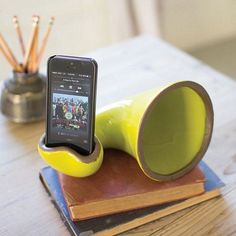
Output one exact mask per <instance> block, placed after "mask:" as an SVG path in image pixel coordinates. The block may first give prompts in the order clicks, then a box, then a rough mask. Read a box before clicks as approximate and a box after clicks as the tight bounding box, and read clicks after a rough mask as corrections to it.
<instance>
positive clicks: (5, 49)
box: [0, 33, 22, 71]
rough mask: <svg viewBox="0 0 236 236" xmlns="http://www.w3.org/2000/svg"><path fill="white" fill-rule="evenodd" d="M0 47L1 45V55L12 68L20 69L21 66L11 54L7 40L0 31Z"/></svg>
mask: <svg viewBox="0 0 236 236" xmlns="http://www.w3.org/2000/svg"><path fill="white" fill-rule="evenodd" d="M0 47H1V51H2V53H3V55H4V56H5V57H6V59H7V60H8V62H9V63H10V64H11V65H12V67H13V69H14V70H15V71H22V67H21V66H20V64H19V63H18V62H17V60H16V58H15V56H14V55H13V53H12V51H11V49H10V48H9V46H8V44H7V42H6V41H5V39H4V38H3V36H2V35H1V33H0Z"/></svg>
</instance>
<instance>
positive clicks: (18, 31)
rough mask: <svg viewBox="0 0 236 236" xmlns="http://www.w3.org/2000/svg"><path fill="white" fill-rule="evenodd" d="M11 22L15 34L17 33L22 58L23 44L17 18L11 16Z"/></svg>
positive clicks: (23, 52)
mask: <svg viewBox="0 0 236 236" xmlns="http://www.w3.org/2000/svg"><path fill="white" fill-rule="evenodd" d="M12 20H13V23H14V26H15V29H16V33H17V36H18V39H19V42H20V47H21V51H22V54H23V56H24V55H25V44H24V40H23V36H22V33H21V28H20V23H19V20H18V17H17V16H13V19H12Z"/></svg>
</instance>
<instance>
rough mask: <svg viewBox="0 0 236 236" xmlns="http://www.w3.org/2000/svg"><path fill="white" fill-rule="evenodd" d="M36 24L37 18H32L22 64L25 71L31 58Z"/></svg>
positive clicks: (37, 22)
mask: <svg viewBox="0 0 236 236" xmlns="http://www.w3.org/2000/svg"><path fill="white" fill-rule="evenodd" d="M38 24H39V16H34V17H33V25H32V31H31V35H30V38H29V42H28V46H27V49H26V52H25V57H24V62H23V67H24V69H25V71H27V70H28V64H29V60H30V56H31V53H32V50H33V46H34V40H35V37H36V34H37V28H38Z"/></svg>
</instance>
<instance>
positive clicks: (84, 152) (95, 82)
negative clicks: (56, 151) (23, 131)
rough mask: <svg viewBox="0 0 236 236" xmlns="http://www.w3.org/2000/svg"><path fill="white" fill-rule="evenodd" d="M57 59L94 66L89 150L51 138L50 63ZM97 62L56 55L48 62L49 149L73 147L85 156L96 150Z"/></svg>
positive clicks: (47, 140) (47, 127) (47, 121)
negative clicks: (87, 63)
mask: <svg viewBox="0 0 236 236" xmlns="http://www.w3.org/2000/svg"><path fill="white" fill-rule="evenodd" d="M55 59H59V60H63V59H64V60H65V61H67V62H70V61H74V60H76V61H78V62H81V63H83V62H89V63H91V64H92V65H93V77H92V83H91V86H92V88H91V95H90V97H91V98H90V101H91V104H90V106H89V112H90V118H91V120H90V121H89V123H90V125H89V131H88V133H89V135H88V141H89V145H88V149H85V148H84V147H81V146H80V145H79V144H78V143H77V144H76V143H69V142H58V141H56V140H54V141H53V140H51V138H50V133H49V130H50V116H51V114H50V113H51V107H50V106H51V96H52V94H51V81H50V80H51V77H50V73H51V71H50V70H51V68H50V63H52V61H53V60H55ZM97 67H98V66H97V62H96V61H95V60H94V59H93V58H86V57H74V56H64V55H54V56H51V57H50V58H49V59H48V62H47V86H46V89H47V97H46V106H47V109H46V136H45V144H46V145H47V146H48V147H56V146H68V147H71V148H72V149H74V150H76V151H78V152H79V153H81V154H83V155H88V154H90V153H92V151H93V148H94V130H95V109H96V88H97Z"/></svg>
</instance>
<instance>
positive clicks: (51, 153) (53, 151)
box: [38, 135, 103, 177]
mask: <svg viewBox="0 0 236 236" xmlns="http://www.w3.org/2000/svg"><path fill="white" fill-rule="evenodd" d="M38 152H39V154H40V156H41V157H42V158H43V159H44V161H45V162H46V163H47V164H48V165H50V166H52V167H53V168H54V169H56V170H58V171H60V172H62V173H64V174H66V175H70V176H74V177H86V176H89V175H92V174H94V173H95V172H96V171H97V170H98V169H99V168H100V166H101V164H102V161H103V148H102V145H101V143H100V141H99V140H98V139H97V138H96V137H95V148H94V150H93V152H92V153H91V154H90V155H86V156H85V155H81V154H80V153H78V152H77V151H75V150H73V149H72V148H70V147H66V146H60V147H47V146H46V145H45V135H43V136H42V137H41V139H40V141H39V144H38Z"/></svg>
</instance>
